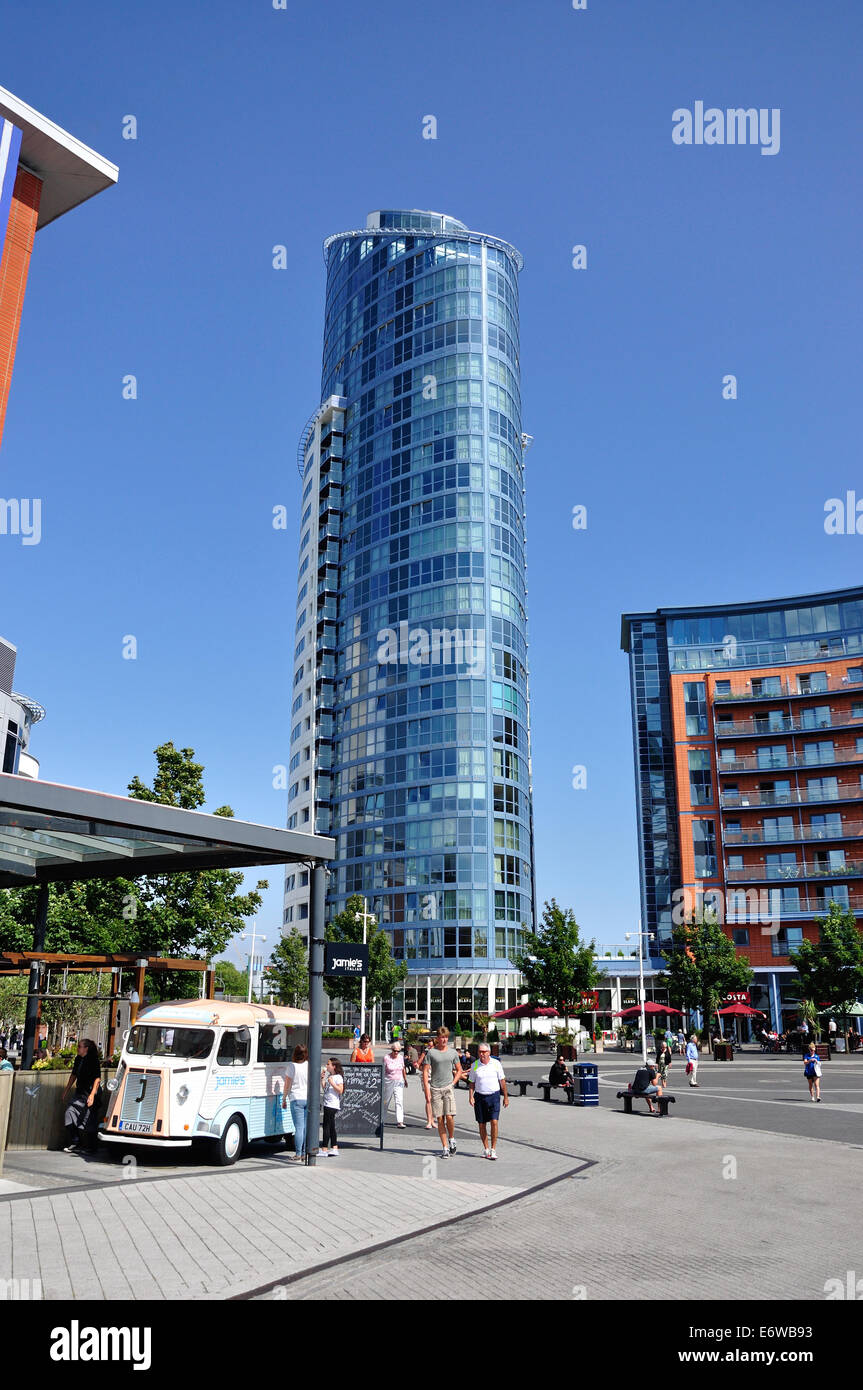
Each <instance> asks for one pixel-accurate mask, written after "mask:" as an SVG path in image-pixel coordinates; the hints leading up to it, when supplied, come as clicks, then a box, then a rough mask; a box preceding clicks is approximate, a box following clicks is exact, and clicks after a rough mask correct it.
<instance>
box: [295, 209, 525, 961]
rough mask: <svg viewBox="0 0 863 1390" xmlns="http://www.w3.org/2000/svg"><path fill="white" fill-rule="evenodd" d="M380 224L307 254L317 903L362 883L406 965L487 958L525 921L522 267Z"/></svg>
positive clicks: (495, 248) (501, 251) (439, 221)
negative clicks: (323, 301) (331, 537)
mask: <svg viewBox="0 0 863 1390" xmlns="http://www.w3.org/2000/svg"><path fill="white" fill-rule="evenodd" d="M379 218H380V223H381V227H382V229H383V230H381V231H378V232H373V231H372V230H368V231H367V232H365V233H345V234H343V235H341V236H337V237H333V238H330V239H329V241H328V242H327V247H326V255H327V305H326V327H325V338H324V351H323V373H322V389H321V396H322V399H324V400H325V399H327V398H328V397H329V396H332V395H337V396H340V397H343V398H345V399H346V401H347V403H348V404H347V410H346V418H345V440H344V460H345V461H344V467H343V477H344V490H343V513H342V517H341V553H340V571H339V576H340V577H339V585H340V588H339V606H338V638H337V653H338V655H337V665H336V681H335V696H334V716H335V717H334V735H335V737H334V746H333V769H334V776H333V780H332V799H331V802H330V808H331V818H330V819H329V821H326V817H325V818H324V819H325V823H324V824H320V823H319V828H320V829H323V830H328V831H330V833H332V834H333V835H335V836H336V838H337V843H338V862H337V866H334V874H333V882H332V884H331V893H330V902H331V907H332V910H334V911H338V910H340V908H341V907H342V906H343V904H344V900H345V899H346V897H347V896H348V895H349V894H351V893H362V894H364V895H365V896H366V897H367V898H368V899H369V906H370V910H371V911H373V912H374V913H375V914H376V916H377V917H378V920H379V921H380V922H382V923H383V924H385V925H386V926H387V928H388V929H389V930H391V934H392V940H393V948H394V953H395V955H396V956H398V957H400V958H406V959H407V960H408V963H409V965H410V967H411V970H412V971H414V970H416V971H428V970H432V971H435V970H436V971H441V970H444V971H446V970H458V971H459V972H461V971H465V970H468V971H469V970H477V971H481V970H486V971H487V970H495V969H498V970H500V969H505V968H511V958H512V955H513V953H514V952H515V951H516V950H518V949H520V945H521V933H522V927H523V926H524V925H526V926H528V927H529V928H530V927H532V925H533V887H532V866H533V853H532V818H531V806H530V784H529V742H528V684H527V598H526V589H525V558H524V543H525V541H524V497H523V476H522V439H521V404H520V387H519V357H518V285H517V272H518V269H519V268H520V264H521V262H520V257H519V256H518V253H517V252H515V251H514V250H513V248H509V247H507V244H506V243H504V242H499V241H498V240H497V239H496V238H481V237H479V236H478V235H477V234H474V233H467V235H465V234H464V233H463V234H462V235H461V236H458V235H457V233H458V229H460V228H462V227H463V224H461V223H458V222H456V221H455V220H454V219H449V218H442V217H440V216H438V215H435V214H420V213H417V212H415V211H414V212H411V213H407V212H405V213H404V214H401V213H398V212H387V213H382V214H379ZM408 218H410V219H411V221H410V222H408V223H407V225H408V226H409V227H410V230H405V231H404V232H397V231H396V230H395V229H396V227H397V225H398V223H399V220H400V219H402V221H405V220H406V219H408ZM421 219H422V220H421ZM428 219H430V220H431V225H430V226H429V221H428ZM371 220H372V219H370V221H371ZM427 228H428V230H426V229H427ZM454 233H456V235H455V236H454V235H453V234H454ZM418 629H422V630H424V631H425V633H426V634H427V640H428V641H429V643H430V644H431V650H430V651H429V652H428V657H427V660H424V659H422V658H423V657H424V655H425V654H424V652H423V649H422V645H421V643H420V645H419V646H417V645H413V646H412V645H411V644H412V643H414V644H415V642H416V637H417V630H418ZM435 632H437V633H438V634H439V637H438V640H439V641H442V642H443V644H444V645H443V647H442V649H441V650H440V651H437V650H435V648H434V642H435ZM388 633H392V642H393V643H397V644H398V650H397V652H396V651H395V649H394V648H393V649H392V650H391V651H390V653H389V654H390V655H391V656H393V655H395V659H394V660H388V661H381V660H379V656H380V651H381V648H382V644H383V643H385V642H386V640H387V635H388ZM445 633H450V634H459V637H457V638H454V637H452V636H451V637H450V639H449V640H450V641H453V642H457V641H460V642H461V644H462V645H461V646H460V647H459V646H458V645H454V646H453V647H450V648H449V649H448V648H447V645H446V641H447V639H446V638H445V637H441V636H440V634H445ZM411 651H413V653H414V660H411ZM459 658H460V659H459Z"/></svg>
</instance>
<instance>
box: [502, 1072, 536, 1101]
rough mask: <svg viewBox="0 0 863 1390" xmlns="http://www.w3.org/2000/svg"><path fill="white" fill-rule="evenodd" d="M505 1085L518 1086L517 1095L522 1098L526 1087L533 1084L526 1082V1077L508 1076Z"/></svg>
mask: <svg viewBox="0 0 863 1390" xmlns="http://www.w3.org/2000/svg"><path fill="white" fill-rule="evenodd" d="M506 1084H507V1086H518V1088H519V1091H518V1093H519V1095H520V1096H523V1095H524V1093H525V1091H526V1090H527V1088H528V1086H532V1085H533V1082H532V1081H528V1079H527V1077H526V1076H508V1077H507V1078H506ZM540 1084H541V1083H540Z"/></svg>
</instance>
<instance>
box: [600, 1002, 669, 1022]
mask: <svg viewBox="0 0 863 1390" xmlns="http://www.w3.org/2000/svg"><path fill="white" fill-rule="evenodd" d="M644 1012H645V1013H646V1014H679V1013H680V1009H672V1008H671V1007H670V1006H669V1005H668V1004H654V1002H653V1000H652V999H647V1000H646V1001H645V1004H644ZM640 1013H641V1005H640V1004H633V1005H632V1007H631V1008H629V1009H619V1010H618V1011H617V1013H615V1014H612V1017H613V1018H635V1017H636V1015H640Z"/></svg>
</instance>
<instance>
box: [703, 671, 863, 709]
mask: <svg viewBox="0 0 863 1390" xmlns="http://www.w3.org/2000/svg"><path fill="white" fill-rule="evenodd" d="M856 690H860V691H861V693H863V683H861V682H860V681H851V680H849V679H848V677H847V676H826V677H825V678H824V680H823V681H821V682H819V683H818V684H817V685H810V684H809V683H808V682H806V681H804V682H802V683H801V681H800V679H799V677H797V678H791V677H788V676H777V677H776V678H774V679H771V683H770V686H769V688H767V689H765V687H764V686H763V685H758V684H757V682H756V681H752V680H750V681H746V682H737V683H732V685H731V688H730V689H729V690H714V692H713V699H714V702H715V703H716V704H724V703H727V702H728V701H729V700H788V699H800V698H802V697H804V696H812V695H828V694H830V693H831V692H834V691H841V692H842V693H843V694H846V695H848V694H851V693H853V692H854V691H856Z"/></svg>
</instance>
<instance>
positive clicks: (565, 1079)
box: [548, 1052, 573, 1091]
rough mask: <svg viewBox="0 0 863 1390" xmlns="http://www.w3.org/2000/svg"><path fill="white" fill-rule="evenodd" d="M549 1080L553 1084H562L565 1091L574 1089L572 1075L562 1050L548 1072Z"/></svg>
mask: <svg viewBox="0 0 863 1390" xmlns="http://www.w3.org/2000/svg"><path fill="white" fill-rule="evenodd" d="M548 1080H549V1085H551V1086H560V1087H562V1088H563V1090H564V1091H571V1090H572V1084H573V1083H572V1077H571V1076H570V1074H569V1071H568V1069H567V1065H566V1061H565V1059H564V1056H563V1053H562V1052H559V1053H558V1054H557V1061H556V1062H554V1063H553V1065H552V1068H551V1071H550V1072H549V1073H548Z"/></svg>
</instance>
